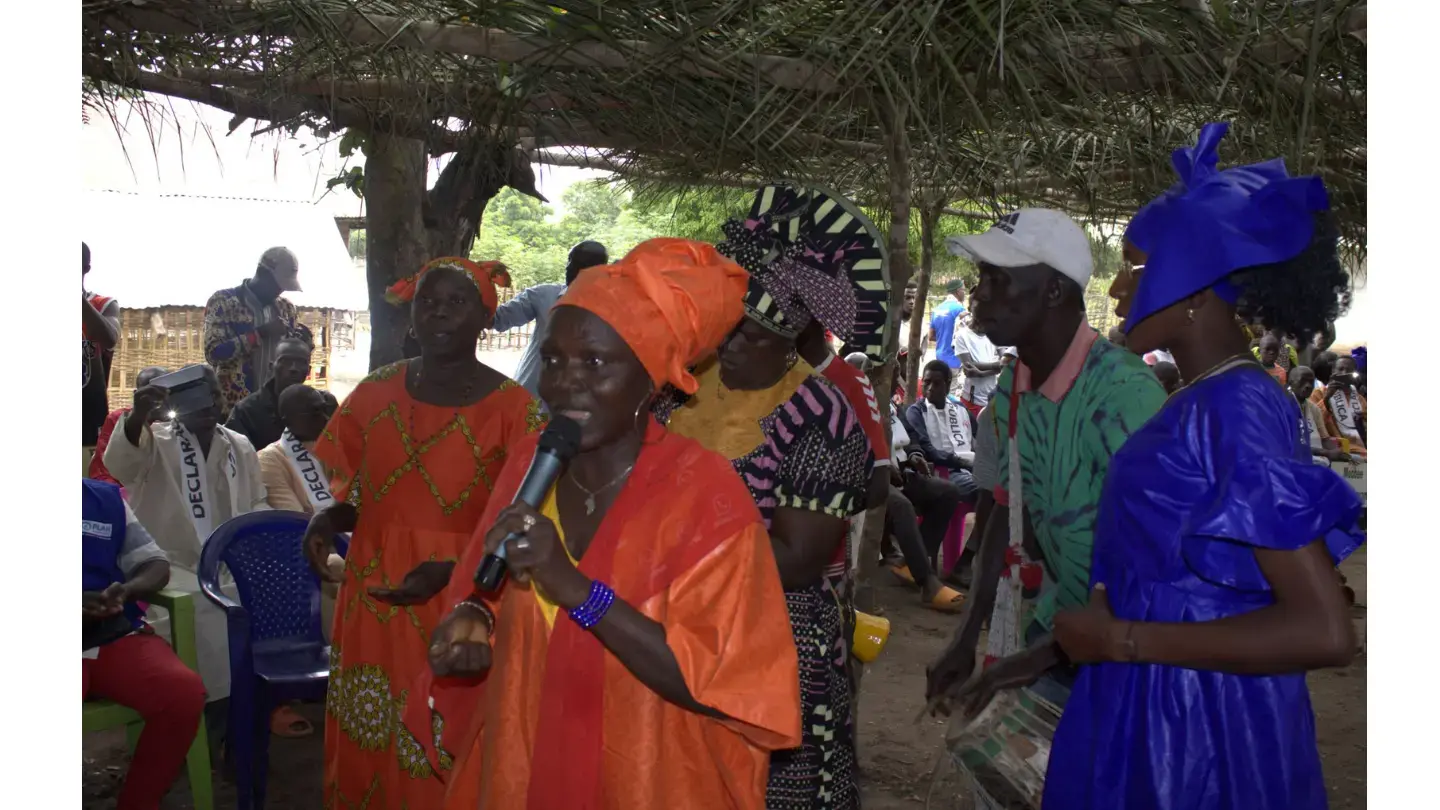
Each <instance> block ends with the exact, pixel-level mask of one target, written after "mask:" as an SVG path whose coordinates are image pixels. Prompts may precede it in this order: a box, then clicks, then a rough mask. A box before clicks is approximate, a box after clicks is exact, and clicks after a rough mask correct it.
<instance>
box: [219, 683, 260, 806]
mask: <svg viewBox="0 0 1440 810" xmlns="http://www.w3.org/2000/svg"><path fill="white" fill-rule="evenodd" d="M254 689H255V687H254V684H251V683H241V682H240V681H239V680H237V679H234V678H232V679H231V681H230V712H229V719H228V722H227V723H226V726H227V728H226V729H225V744H226V748H227V749H228V750H229V754H230V758H231V760H232V761H233V762H234V763H235V806H236V810H254V808H255V807H257V805H256V804H255V794H254V790H255V719H254V717H255V703H254Z"/></svg>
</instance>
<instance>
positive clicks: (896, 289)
mask: <svg viewBox="0 0 1440 810" xmlns="http://www.w3.org/2000/svg"><path fill="white" fill-rule="evenodd" d="M908 118H909V108H908V105H907V104H906V102H904V101H900V100H895V101H892V102H891V103H890V104H889V105H888V108H887V109H886V115H885V116H884V119H883V120H884V122H885V129H886V133H885V140H886V151H885V158H886V164H887V166H888V168H889V195H890V235H889V253H890V285H891V287H890V313H891V317H892V318H894V319H895V320H894V321H892V323H895V324H896V328H893V329H891V330H890V338H889V345H887V346H886V347H885V354H886V356H888V357H894V356H895V354H896V353H897V351H898V350H899V348H900V330H899V318H900V305H901V304H902V303H903V302H904V300H905V284H906V282H907V281H909V279H910V260H909V255H910V254H909V250H910V244H909V241H910V138H909V134H908V133H907V132H906V130H905V127H906V123H907V120H908ZM894 369H895V364H894V363H887V364H886V365H884V366H882V367H880V368H877V369H873V370H872V371H871V372H870V383H871V385H873V386H874V387H875V391H876V394H877V396H876V398H875V399H876V404H878V405H879V406H880V420H881V424H883V425H885V426H886V434H887V436H888V434H889V424H890V392H891V390H893V381H894V374H895V372H894ZM884 534H885V507H884V506H883V505H881V506H878V507H876V508H874V509H871V510H870V511H868V512H867V513H866V515H865V532H864V534H863V535H862V536H861V538H860V549H859V551H858V552H857V553H858V556H859V559H857V560H856V582H855V606H856V608H857V609H859V610H863V611H865V612H867V613H868V612H872V611H874V609H875V607H876V600H875V586H874V582H875V577H876V576H877V574H878V573H879V570H880V541H881V539H882V538H883V537H884Z"/></svg>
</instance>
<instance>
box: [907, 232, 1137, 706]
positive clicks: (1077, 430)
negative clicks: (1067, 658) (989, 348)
mask: <svg viewBox="0 0 1440 810" xmlns="http://www.w3.org/2000/svg"><path fill="white" fill-rule="evenodd" d="M947 246H948V247H949V248H950V250H951V252H952V253H954V254H956V255H958V256H960V257H962V258H966V259H969V260H970V261H972V262H974V263H975V264H976V266H977V267H978V268H979V270H980V281H979V284H977V285H976V287H975V291H974V293H973V294H972V295H971V297H970V308H971V311H972V312H973V314H974V317H973V323H974V325H975V328H976V330H977V331H979V332H981V333H983V334H984V335H985V336H986V337H988V338H989V339H990V340H991V341H992V342H994V343H995V345H997V346H1014V347H1016V349H1017V350H1018V351H1017V353H1018V355H1019V362H1017V363H1012V364H1010V365H1009V366H1008V367H1006V368H1005V369H1004V371H1002V372H1001V373H1000V379H999V382H998V384H997V385H996V387H995V390H994V392H993V393H992V394H991V396H990V409H991V412H992V414H993V417H994V421H995V429H996V433H997V434H998V438H999V443H998V447H997V448H996V456H995V457H996V458H997V459H999V464H998V466H999V476H998V478H999V481H998V484H997V485H996V486H995V489H994V497H995V503H996V505H997V508H996V509H995V511H994V512H993V513H991V518H990V519H989V520H988V521H987V523H986V525H985V528H984V533H983V536H982V537H981V539H980V549H979V552H978V554H977V556H976V563H975V567H974V578H973V582H972V585H971V590H970V600H969V601H970V604H971V605H972V608H971V610H970V611H969V612H968V613H967V614H966V618H965V620H964V621H963V622H962V624H961V627H960V628H959V630H958V632H957V633H956V636H955V639H954V641H952V643H951V645H950V648H949V649H948V650H947V651H946V652H945V654H944V655H942V656H941V658H940V660H939V661H938V662H937V663H936V664H935V666H934V667H932V668H931V671H930V675H929V683H928V687H927V696H928V697H935V696H937V695H941V694H949V695H950V696H951V698H953V699H956V700H958V701H960V702H961V703H962V711H969V710H971V709H974V710H977V711H978V708H977V707H982V708H983V706H984V704H985V703H986V702H988V700H989V698H990V697H991V696H993V695H994V694H995V692H996V691H997V690H998V689H1002V688H1007V687H1013V686H1032V688H1033V689H1034V690H1035V691H1036V692H1037V693H1038V694H1040V695H1041V696H1042V697H1045V698H1046V699H1047V700H1050V701H1051V702H1052V703H1055V704H1056V705H1058V706H1064V704H1065V701H1066V699H1067V698H1068V697H1069V692H1070V686H1071V684H1072V682H1073V677H1074V674H1075V673H1074V672H1073V670H1071V669H1070V668H1069V667H1067V666H1066V665H1065V664H1064V663H1063V661H1064V659H1063V657H1062V656H1061V655H1060V653H1059V648H1058V647H1056V646H1055V645H1054V644H1053V643H1052V641H1051V637H1050V631H1051V626H1052V621H1053V619H1054V616H1055V612H1056V610H1057V609H1061V610H1068V609H1073V608H1077V607H1083V606H1084V605H1085V604H1086V603H1087V601H1088V600H1089V586H1090V559H1091V552H1092V546H1093V544H1094V534H1095V513H1096V506H1097V504H1098V503H1099V500H1100V492H1101V487H1102V485H1103V484H1104V481H1105V472H1106V470H1107V469H1108V467H1109V463H1110V456H1111V455H1112V454H1113V453H1114V452H1115V451H1116V450H1118V449H1119V448H1120V445H1122V444H1124V442H1125V439H1126V438H1127V437H1128V436H1129V435H1130V433H1131V432H1132V431H1134V430H1137V429H1138V428H1139V427H1140V426H1141V425H1143V424H1144V423H1145V422H1146V421H1147V420H1149V418H1150V417H1151V416H1153V415H1154V414H1155V413H1156V412H1157V411H1158V410H1159V409H1160V407H1161V405H1163V404H1164V402H1165V392H1164V390H1163V389H1162V388H1161V387H1160V383H1159V382H1157V381H1156V379H1155V375H1154V374H1152V373H1151V371H1150V369H1149V367H1147V366H1146V365H1145V361H1143V360H1141V359H1140V358H1139V357H1138V356H1137V355H1135V354H1133V353H1131V352H1130V351H1128V350H1126V349H1124V348H1121V347H1119V346H1116V345H1115V344H1113V343H1111V342H1110V341H1108V340H1100V339H1099V334H1098V333H1096V331H1095V330H1094V329H1092V328H1091V327H1090V324H1089V323H1087V322H1086V319H1085V286H1086V284H1087V283H1088V282H1089V281H1090V273H1091V270H1092V269H1093V264H1092V261H1091V258H1090V239H1089V237H1088V236H1087V235H1086V234H1085V231H1084V230H1083V229H1082V228H1081V227H1080V226H1079V225H1077V224H1076V223H1075V222H1074V221H1073V220H1072V219H1070V218H1069V217H1068V216H1066V215H1065V214H1062V213H1060V212H1059V211H1051V210H1046V209H1041V208H1027V209H1023V210H1020V211H1017V212H1015V213H1013V214H1008V215H1006V216H1004V217H1001V218H1000V220H999V221H998V222H996V223H995V224H994V225H993V226H992V227H991V228H990V230H988V231H986V232H985V233H982V234H977V235H974V236H958V237H952V238H951V239H948V240H947ZM1022 394H1023V396H1022ZM1012 446H1013V447H1015V448H1016V449H1017V450H1018V455H1019V459H1020V470H1021V474H1022V479H1023V480H1024V487H1018V486H1017V487H1014V489H1016V490H1019V491H1018V492H1017V493H1016V495H1015V497H1016V498H1017V499H1020V500H1021V504H1020V508H1021V511H1022V513H1023V515H1024V519H1025V522H1026V523H1028V524H1030V526H1032V527H1033V529H1034V538H1035V541H1036V542H1037V543H1038V545H1039V546H1040V550H1041V551H1042V552H1043V554H1042V556H1043V561H1044V566H1045V569H1046V585H1045V587H1044V588H1043V589H1042V592H1041V596H1040V599H1039V601H1038V602H1037V603H1036V610H1035V617H1034V621H1033V622H1032V623H1031V624H1030V626H1029V627H1027V628H1025V629H1024V631H1023V632H1024V643H1025V645H1028V646H1026V647H1025V648H1024V649H1022V650H1021V651H1020V652H1017V653H1014V654H1013V655H1009V656H1007V657H1005V658H1002V659H1001V660H1000V661H998V662H996V663H995V664H994V665H993V666H991V667H987V668H986V669H985V671H984V674H982V675H981V676H980V677H979V678H975V679H970V674H971V672H972V671H973V670H974V668H975V656H976V646H977V642H978V637H979V632H980V625H981V623H983V622H984V621H985V620H986V619H990V618H991V612H992V609H993V608H994V605H995V602H996V591H997V588H996V585H997V582H998V580H999V576H1000V571H1001V569H1002V567H1003V566H1004V561H1005V556H1006V555H1005V551H1006V547H1007V546H1008V544H1009V540H1010V507H1009V504H1010V492H1011V491H1012V485H1011V482H1010V466H1009V465H1008V464H1007V463H1006V462H1005V459H1007V458H1008V457H1009V455H1010V451H1011V450H1010V449H1011V447H1012ZM1027 534H1028V532H1027ZM1017 618H1018V616H1017ZM991 626H1000V625H999V624H997V623H995V622H994V621H993V620H992V624H991ZM967 679H968V680H967Z"/></svg>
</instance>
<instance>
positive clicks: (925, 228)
mask: <svg viewBox="0 0 1440 810" xmlns="http://www.w3.org/2000/svg"><path fill="white" fill-rule="evenodd" d="M944 206H945V203H944V201H940V202H939V203H933V204H932V203H929V202H927V203H924V204H922V205H921V208H920V272H919V273H918V274H917V275H916V277H915V312H914V313H912V314H911V316H910V323H909V327H910V328H909V330H908V333H907V334H906V336H905V346H906V350H907V351H908V352H909V355H908V356H907V357H906V362H905V379H906V381H907V382H906V384H905V404H906V405H909V404H910V403H912V402H914V401H915V381H916V380H918V379H920V360H921V357H920V338H921V336H922V335H923V334H924V331H925V297H926V296H927V295H929V294H930V271H931V269H932V268H934V266H935V226H936V225H938V224H940V212H941V210H943V209H944ZM902 289H903V288H902Z"/></svg>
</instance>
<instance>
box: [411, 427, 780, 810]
mask: <svg viewBox="0 0 1440 810" xmlns="http://www.w3.org/2000/svg"><path fill="white" fill-rule="evenodd" d="M534 446H535V443H534V441H528V442H527V443H526V444H525V445H524V446H523V449H522V447H516V448H514V449H513V452H514V456H515V457H514V458H513V459H512V460H511V463H510V465H509V466H507V467H506V469H505V472H504V474H502V476H501V481H500V483H499V485H498V486H497V487H496V492H495V498H494V499H493V500H492V502H491V508H490V509H489V510H488V511H487V513H486V516H485V519H484V520H483V521H481V525H482V526H488V525H490V524H491V523H492V522H493V518H494V514H495V513H496V512H498V511H499V510H500V509H501V508H503V506H504V504H506V503H509V502H510V501H511V499H512V498H513V495H512V493H514V492H515V491H516V490H517V489H518V488H519V483H520V479H521V478H522V477H523V475H524V472H525V470H526V468H527V467H528V466H529V459H530V458H532V457H533V456H534ZM481 534H483V532H479V531H477V539H476V540H475V541H474V542H473V543H472V544H471V545H470V547H469V548H468V549H467V551H466V556H465V558H463V559H462V561H461V563H460V565H459V567H458V569H457V574H456V577H455V578H454V579H452V580H451V588H450V591H449V592H448V593H447V594H446V596H445V598H444V599H443V600H442V602H441V603H442V604H444V605H447V606H448V605H454V604H455V603H456V602H459V601H460V600H461V599H464V598H465V597H466V596H469V595H470V593H469V591H470V588H471V587H472V586H471V585H470V584H469V583H468V582H466V581H465V577H464V576H463V575H464V574H466V573H470V572H473V571H474V570H475V568H476V566H477V565H478V564H479V562H480V559H481V557H482V556H483V548H482V545H483V544H482V543H481V542H480V540H479V537H478V535H481ZM580 570H581V571H582V572H583V573H584V574H585V575H586V576H589V577H591V578H593V579H598V580H600V581H603V582H605V583H606V584H608V585H609V586H610V587H612V588H613V589H614V590H615V593H616V596H617V598H619V599H623V600H625V601H626V602H627V603H629V604H630V605H631V606H632V607H634V608H636V609H637V610H639V611H640V612H641V613H643V614H644V615H645V616H647V617H649V618H651V619H653V620H655V621H657V622H659V623H661V624H662V625H664V627H665V635H666V641H667V643H668V644H669V646H670V649H671V650H672V651H674V653H675V659H676V661H677V662H678V663H679V665H680V671H681V672H682V674H683V675H684V678H685V683H686V685H687V686H688V687H689V689H690V694H691V695H692V696H694V698H695V699H696V701H698V702H699V703H701V704H702V705H705V706H709V707H711V708H714V709H716V710H718V711H720V712H723V713H724V714H726V715H727V716H728V719H725V720H716V719H712V718H708V717H703V716H701V715H698V714H695V713H693V712H690V711H687V710H685V709H681V708H679V707H677V706H675V705H673V704H671V703H668V702H667V701H665V700H664V699H663V698H661V697H660V696H659V695H657V694H655V693H654V692H652V691H651V690H650V689H649V688H648V687H646V686H645V685H644V684H642V683H641V682H640V681H639V680H637V679H636V678H635V677H634V676H633V675H631V674H630V672H629V670H627V669H626V668H625V665H624V664H622V663H620V661H619V660H618V659H617V658H616V657H615V656H614V655H613V654H611V653H610V652H609V651H608V650H606V649H605V648H604V646H603V645H602V644H601V643H600V641H599V640H598V639H597V638H596V637H595V636H594V635H592V634H590V633H588V632H586V631H584V630H581V629H580V628H579V626H578V625H577V624H575V623H574V622H573V621H571V620H570V618H569V617H567V616H565V615H564V614H563V613H562V614H561V615H559V616H558V617H557V618H556V620H555V624H554V627H553V628H552V627H550V626H548V625H547V623H546V621H545V618H544V615H543V614H542V612H541V609H540V606H539V603H538V601H537V599H536V596H535V593H534V592H533V591H532V590H531V588H530V586H522V585H517V584H516V583H514V582H507V584H506V585H505V586H504V587H503V589H502V592H501V595H500V597H499V599H498V600H496V599H489V598H487V601H488V602H489V603H490V604H491V605H492V607H494V609H495V610H496V614H497V622H496V628H495V633H494V636H493V639H492V643H493V644H494V656H493V659H492V661H493V664H492V667H491V670H490V671H489V672H488V673H487V675H486V676H485V678H484V680H483V682H479V683H476V682H468V683H467V682H462V681H457V680H454V679H435V680H433V681H431V680H429V679H424V680H423V681H422V684H421V685H419V686H417V689H416V692H417V693H420V694H424V693H428V694H429V695H430V696H431V706H432V707H433V708H432V709H431V710H430V711H429V712H426V711H421V710H419V707H418V705H412V707H411V711H410V712H408V713H407V715H406V722H407V725H409V727H410V728H411V729H412V730H415V731H416V732H417V734H416V736H417V737H418V736H420V734H421V733H424V732H433V733H432V734H431V736H430V738H429V741H430V744H429V745H427V748H428V749H429V753H430V755H431V757H432V762H435V763H437V764H439V765H441V767H443V766H444V764H446V763H450V762H452V755H453V754H455V753H461V754H464V756H461V757H459V761H458V762H456V763H454V765H455V767H456V768H457V770H456V771H454V772H452V773H448V774H444V778H445V779H446V780H447V781H448V782H450V783H451V784H450V792H449V794H448V796H447V797H446V802H445V805H444V807H445V808H446V809H447V810H452V809H453V810H476V808H485V810H551V809H552V808H561V807H563V808H566V810H601V809H602V808H606V809H608V808H614V809H615V810H620V809H621V808H624V810H671V809H672V808H682V807H683V808H716V810H721V809H722V808H723V809H725V810H729V809H730V808H735V809H737V810H761V808H763V807H764V806H765V784H766V778H767V775H768V772H769V761H770V756H769V752H770V751H771V750H775V749H781V748H793V747H794V746H796V745H799V743H800V692H799V673H798V671H797V661H796V654H795V642H794V638H793V635H792V633H791V630H790V619H789V614H788V612H787V610H786V607H785V594H784V591H783V589H782V588H781V585H780V576H779V571H778V569H777V568H776V566H775V558H774V555H773V553H772V552H771V550H770V541H769V537H768V535H767V533H766V531H765V529H764V525H763V524H762V522H761V520H760V514H759V512H758V511H757V510H756V509H755V504H754V501H753V500H752V499H751V498H750V495H749V493H748V491H746V489H745V487H744V484H743V483H742V482H741V481H740V479H739V478H738V477H737V476H736V475H735V472H734V470H733V468H731V466H730V463H729V462H728V461H727V460H725V459H724V458H722V457H720V456H719V455H717V454H715V453H713V452H710V451H708V450H705V449H704V448H702V447H701V446H700V445H699V444H698V443H696V442H694V441H692V440H690V439H685V438H682V437H679V436H675V435H672V434H669V433H667V432H665V431H664V429H662V428H661V427H659V426H658V425H652V426H651V428H650V433H649V435H648V436H647V438H646V444H645V446H644V449H643V450H642V451H641V454H640V457H639V459H638V461H637V463H636V467H635V470H634V472H633V473H632V474H631V477H630V481H629V483H628V484H627V485H626V486H625V489H624V490H623V491H622V492H621V494H620V496H619V497H618V498H617V499H616V501H615V504H614V505H613V506H612V507H611V509H610V512H609V513H608V514H607V515H606V517H605V520H604V522H603V523H602V524H601V526H600V529H599V530H598V531H597V532H596V534H595V537H594V539H593V540H592V541H591V543H590V547H589V548H588V549H587V550H586V552H585V556H584V557H583V558H582V559H581V560H580ZM437 743H438V748H437Z"/></svg>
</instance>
